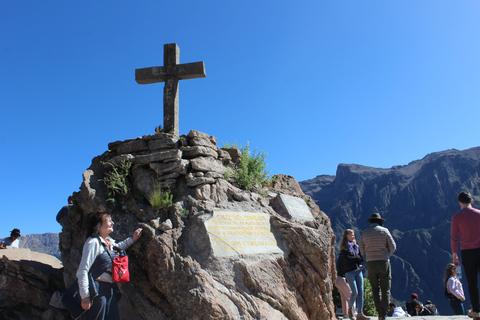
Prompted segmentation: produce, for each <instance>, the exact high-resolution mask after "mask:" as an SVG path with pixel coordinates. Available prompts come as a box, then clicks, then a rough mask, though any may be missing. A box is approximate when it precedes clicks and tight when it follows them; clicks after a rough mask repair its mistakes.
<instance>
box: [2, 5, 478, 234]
mask: <svg viewBox="0 0 480 320" xmlns="http://www.w3.org/2000/svg"><path fill="white" fill-rule="evenodd" d="M479 17H480V1H478V0H462V1H453V0H449V1H444V0H421V1H419V0H388V1H387V0H381V1H376V0H365V1H353V0H351V1H348V0H340V1H339V0H336V1H333V0H300V1H281V0H280V1H279V0H276V1H266V0H265V1H264V0H262V1H258V0H256V1H250V0H245V1H225V0H223V1H198V0H195V1H191V0H186V1H160V0H155V1H125V0H116V1H108V0H105V1H104V0H102V1H65V0H57V1H49V0H45V1H13V0H0V28H1V29H0V105H1V114H0V148H1V157H0V165H1V169H0V210H1V222H0V236H8V235H9V231H10V230H11V229H13V228H14V227H18V228H20V229H21V231H22V233H23V234H30V233H45V232H59V231H60V230H61V227H60V225H58V224H57V223H56V221H55V216H56V214H57V212H58V210H59V209H60V208H61V207H62V206H63V205H65V204H66V199H67V197H68V196H69V195H70V194H72V192H74V191H78V190H79V187H80V184H81V182H82V173H83V171H84V170H86V169H87V168H88V167H89V166H90V163H91V159H92V158H94V157H95V156H97V155H100V154H102V153H103V152H104V151H106V150H107V145H108V143H109V142H113V141H116V140H126V139H130V138H136V137H138V136H143V135H146V134H153V133H154V128H155V127H156V126H157V125H159V124H162V122H163V120H162V119H163V118H162V117H163V106H162V95H163V84H161V83H160V84H154V85H138V84H137V83H136V82H135V76H134V75H135V69H136V68H144V67H151V66H161V65H163V44H165V43H173V42H175V43H177V44H178V46H179V47H180V62H181V63H187V62H196V61H204V62H205V67H206V73H207V77H206V78H205V79H193V80H183V81H180V134H186V133H188V132H189V131H190V130H191V129H195V130H199V131H202V132H205V133H208V134H210V135H213V136H215V137H217V138H218V141H219V145H220V146H222V142H229V143H233V142H235V141H238V143H239V144H241V145H244V144H245V143H246V142H247V141H248V142H249V143H250V146H251V147H252V148H258V150H262V151H265V152H267V153H268V157H267V162H268V163H269V166H268V169H269V170H271V174H279V173H282V174H288V175H292V176H294V177H295V178H296V179H297V180H298V181H302V180H306V179H310V178H314V177H315V176H317V175H320V174H332V175H333V174H335V171H336V168H337V165H338V164H339V163H356V164H362V165H366V166H372V167H380V168H389V167H391V166H394V165H404V164H407V163H409V162H410V161H413V160H417V159H420V158H423V157H424V156H425V155H427V154H428V153H431V152H436V151H442V150H447V149H452V148H455V149H459V150H463V149H468V148H471V147H477V146H479V145H480V142H479V139H478V138H479V137H480V125H479V118H480V117H479V116H480V108H479V104H480V18H479Z"/></svg>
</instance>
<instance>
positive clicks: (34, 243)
mask: <svg viewBox="0 0 480 320" xmlns="http://www.w3.org/2000/svg"><path fill="white" fill-rule="evenodd" d="M59 241H60V240H59V237H58V233H43V234H24V235H22V236H21V237H20V248H28V249H30V250H32V251H36V252H41V253H46V254H49V255H52V256H55V257H57V258H58V259H61V254H60V249H59V247H58V244H59Z"/></svg>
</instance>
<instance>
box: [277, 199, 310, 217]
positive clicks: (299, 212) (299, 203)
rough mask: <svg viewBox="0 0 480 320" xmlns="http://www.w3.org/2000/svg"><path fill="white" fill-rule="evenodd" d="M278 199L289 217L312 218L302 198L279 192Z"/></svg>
mask: <svg viewBox="0 0 480 320" xmlns="http://www.w3.org/2000/svg"><path fill="white" fill-rule="evenodd" d="M280 199H282V203H283V206H284V207H285V209H286V210H287V211H288V214H289V215H290V217H291V218H296V219H303V220H313V216H312V213H311V212H310V208H308V206H307V204H306V203H305V200H303V199H302V198H298V197H293V196H289V195H286V194H280Z"/></svg>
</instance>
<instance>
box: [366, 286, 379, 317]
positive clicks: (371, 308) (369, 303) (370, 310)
mask: <svg viewBox="0 0 480 320" xmlns="http://www.w3.org/2000/svg"><path fill="white" fill-rule="evenodd" d="M363 314H365V315H369V316H377V315H378V313H377V309H375V302H374V301H373V293H372V286H371V285H370V280H368V278H367V277H365V278H363Z"/></svg>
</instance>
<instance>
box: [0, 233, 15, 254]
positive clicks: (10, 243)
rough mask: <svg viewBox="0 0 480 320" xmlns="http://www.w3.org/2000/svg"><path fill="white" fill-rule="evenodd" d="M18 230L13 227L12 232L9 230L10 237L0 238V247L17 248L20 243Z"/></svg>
mask: <svg viewBox="0 0 480 320" xmlns="http://www.w3.org/2000/svg"><path fill="white" fill-rule="evenodd" d="M18 238H20V230H19V229H13V230H12V232H10V237H6V238H5V239H3V240H2V243H0V249H6V248H7V247H8V248H17V249H18V246H19V244H20V240H18Z"/></svg>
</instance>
